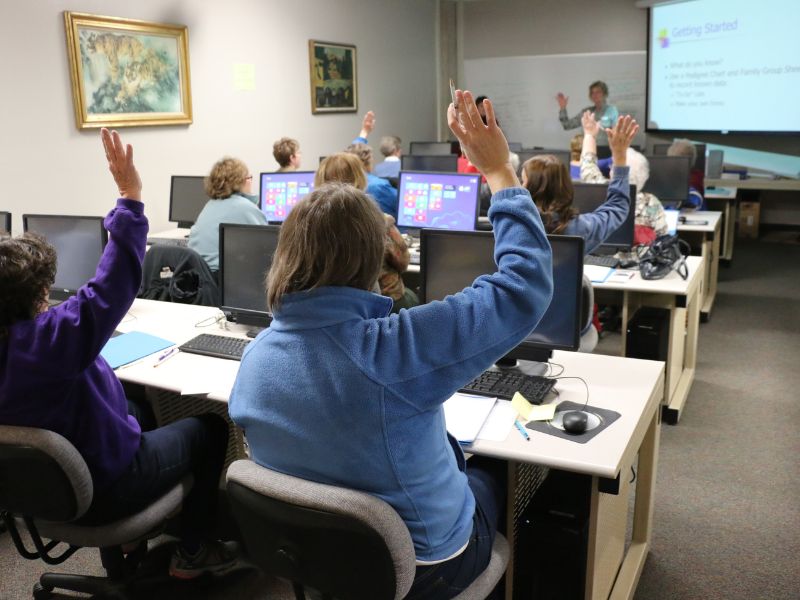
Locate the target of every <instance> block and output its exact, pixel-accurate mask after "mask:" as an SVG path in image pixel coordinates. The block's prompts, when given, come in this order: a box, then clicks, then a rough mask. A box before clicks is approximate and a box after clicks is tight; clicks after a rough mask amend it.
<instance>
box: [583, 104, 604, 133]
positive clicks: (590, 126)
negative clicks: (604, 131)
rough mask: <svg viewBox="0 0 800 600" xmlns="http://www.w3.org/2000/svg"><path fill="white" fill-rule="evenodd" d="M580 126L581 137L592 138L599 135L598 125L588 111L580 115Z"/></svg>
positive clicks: (591, 113) (592, 114)
mask: <svg viewBox="0 0 800 600" xmlns="http://www.w3.org/2000/svg"><path fill="white" fill-rule="evenodd" d="M581 125H583V135H590V136H592V137H593V138H596V137H597V134H598V133H600V123H598V122H597V119H595V118H594V113H593V112H592V111H590V110H585V111H583V114H582V115H581Z"/></svg>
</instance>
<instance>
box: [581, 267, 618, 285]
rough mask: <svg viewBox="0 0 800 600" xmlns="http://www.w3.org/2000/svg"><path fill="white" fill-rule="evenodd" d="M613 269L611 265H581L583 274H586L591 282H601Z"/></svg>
mask: <svg viewBox="0 0 800 600" xmlns="http://www.w3.org/2000/svg"><path fill="white" fill-rule="evenodd" d="M613 271H614V269H612V268H611V267H601V266H600V265H583V274H584V275H586V276H587V277H588V278H589V279H590V280H591V282H592V283H603V282H604V281H605V280H606V279H608V276H609V275H611V273H612V272H613Z"/></svg>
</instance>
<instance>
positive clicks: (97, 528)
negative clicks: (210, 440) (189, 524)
mask: <svg viewBox="0 0 800 600" xmlns="http://www.w3.org/2000/svg"><path fill="white" fill-rule="evenodd" d="M190 488H191V477H188V478H187V479H185V480H184V481H182V482H181V483H180V484H178V485H177V486H175V487H174V488H172V489H171V490H169V491H168V492H167V493H166V494H164V496H162V497H161V498H159V499H158V500H156V501H155V502H154V503H153V504H151V505H150V506H148V507H147V508H145V509H144V510H142V511H140V512H139V513H137V514H134V515H131V516H129V517H125V518H122V519H119V520H118V521H115V522H113V523H108V524H105V525H84V524H81V523H80V521H79V519H80V518H81V517H82V516H83V515H84V514H85V513H86V511H87V510H88V509H89V506H90V505H91V503H92V496H93V487H92V478H91V475H90V474H89V468H88V467H87V466H86V463H85V462H84V460H83V458H82V457H81V455H80V454H79V453H78V451H77V450H76V449H75V447H74V446H73V445H72V444H70V443H69V442H68V441H67V440H66V439H65V438H63V437H62V436H60V435H59V434H57V433H54V432H52V431H47V430H45V429H35V428H31V427H14V426H9V425H0V517H1V518H2V519H3V521H4V522H5V525H6V527H7V528H8V532H9V534H10V535H11V537H12V539H13V541H14V545H15V546H16V548H17V551H18V552H19V553H20V555H22V556H23V557H24V558H27V559H30V560H35V559H38V558H40V559H42V560H43V561H44V562H46V563H47V564H49V565H57V564H61V563H62V562H64V561H65V560H67V559H68V558H69V557H70V556H72V554H74V553H75V551H76V550H78V549H79V548H82V547H93V548H99V549H100V557H101V560H102V563H103V567H104V568H105V570H106V573H107V575H108V576H107V577H92V576H88V575H77V574H68V573H44V574H43V575H42V576H41V577H40V578H39V582H38V583H37V584H36V585H35V586H34V588H33V597H34V598H35V599H36V600H43V599H46V598H50V597H51V596H52V592H53V589H54V588H61V589H67V590H71V591H75V592H83V593H88V594H100V595H102V596H103V597H104V598H125V597H126V596H127V592H129V591H131V590H132V589H134V588H138V587H140V586H142V585H146V583H147V582H145V581H143V580H142V579H137V578H136V577H135V572H136V569H137V567H138V566H139V564H140V563H141V560H142V558H144V555H145V553H146V545H141V544H140V546H139V548H138V549H137V550H136V551H135V552H133V553H130V554H128V555H127V556H125V555H123V552H122V545H123V544H125V545H128V544H134V543H136V542H140V541H143V540H147V539H149V538H152V537H155V536H157V535H159V534H160V533H161V531H162V530H163V526H164V524H165V523H166V521H167V519H168V518H169V517H171V516H172V515H173V514H175V513H177V512H178V511H179V510H180V507H181V503H182V501H183V498H184V497H185V496H186V494H187V493H188V491H189V489H190ZM21 530H23V531H26V532H27V535H28V537H30V539H31V542H32V543H33V545H34V550H33V551H30V550H28V549H27V548H26V544H25V543H24V542H23V540H22V537H21V535H20V531H21ZM43 538H45V539H48V540H50V541H48V542H45V541H44V539H43ZM62 543H63V544H66V545H67V548H66V549H64V550H63V551H62V552H61V553H60V554H58V555H54V554H51V552H52V551H53V550H54V549H55V548H56V547H57V546H59V544H62ZM150 583H155V582H154V581H151V582H150Z"/></svg>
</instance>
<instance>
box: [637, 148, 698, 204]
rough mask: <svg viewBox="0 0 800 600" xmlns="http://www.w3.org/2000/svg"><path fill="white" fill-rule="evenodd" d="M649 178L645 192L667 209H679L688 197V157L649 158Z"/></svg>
mask: <svg viewBox="0 0 800 600" xmlns="http://www.w3.org/2000/svg"><path fill="white" fill-rule="evenodd" d="M647 160H648V161H649V162H650V177H648V178H647V183H646V184H645V186H644V190H643V191H645V192H649V193H651V194H654V195H655V196H656V197H657V198H658V199H659V200H661V203H662V204H663V205H665V206H668V207H673V208H680V205H681V204H682V203H683V202H685V201H686V199H687V198H688V196H689V171H690V169H689V163H690V162H691V158H689V157H688V156H649V157H648V159H647Z"/></svg>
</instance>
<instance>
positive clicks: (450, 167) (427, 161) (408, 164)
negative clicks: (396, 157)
mask: <svg viewBox="0 0 800 600" xmlns="http://www.w3.org/2000/svg"><path fill="white" fill-rule="evenodd" d="M400 168H401V169H402V170H403V171H435V172H437V173H455V172H457V171H458V156H456V155H455V154H448V155H440V156H434V155H432V156H417V155H414V154H404V155H403V156H401V157H400Z"/></svg>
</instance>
